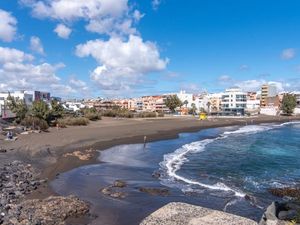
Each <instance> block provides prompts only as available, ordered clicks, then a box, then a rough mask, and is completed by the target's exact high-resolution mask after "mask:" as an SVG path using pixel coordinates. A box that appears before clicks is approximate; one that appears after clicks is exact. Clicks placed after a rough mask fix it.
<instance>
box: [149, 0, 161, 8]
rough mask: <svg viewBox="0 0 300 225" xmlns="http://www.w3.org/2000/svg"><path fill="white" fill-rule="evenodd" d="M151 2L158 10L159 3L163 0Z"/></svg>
mask: <svg viewBox="0 0 300 225" xmlns="http://www.w3.org/2000/svg"><path fill="white" fill-rule="evenodd" d="M151 4H152V8H153V9H154V10H157V9H158V7H159V5H160V4H161V0H152V2H151Z"/></svg>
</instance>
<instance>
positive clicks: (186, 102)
mask: <svg viewBox="0 0 300 225" xmlns="http://www.w3.org/2000/svg"><path fill="white" fill-rule="evenodd" d="M183 104H184V105H185V107H186V108H187V105H188V104H189V101H188V100H184V102H183Z"/></svg>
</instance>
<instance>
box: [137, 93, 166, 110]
mask: <svg viewBox="0 0 300 225" xmlns="http://www.w3.org/2000/svg"><path fill="white" fill-rule="evenodd" d="M168 96H169V95H155V96H143V97H142V99H141V101H142V102H140V101H139V105H140V106H142V107H143V111H146V112H162V111H163V112H169V111H170V109H169V108H168V107H167V106H166V104H165V100H166V98H167V97H168Z"/></svg>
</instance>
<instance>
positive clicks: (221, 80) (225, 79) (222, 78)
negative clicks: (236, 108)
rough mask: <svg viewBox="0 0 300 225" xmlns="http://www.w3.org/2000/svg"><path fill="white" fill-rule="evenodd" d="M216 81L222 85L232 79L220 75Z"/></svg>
mask: <svg viewBox="0 0 300 225" xmlns="http://www.w3.org/2000/svg"><path fill="white" fill-rule="evenodd" d="M218 81H219V82H222V83H227V82H231V81H232V78H231V77H230V76H228V75H222V76H220V77H219V78H218Z"/></svg>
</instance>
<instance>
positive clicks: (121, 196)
mask: <svg viewBox="0 0 300 225" xmlns="http://www.w3.org/2000/svg"><path fill="white" fill-rule="evenodd" d="M126 196H127V195H126V194H125V193H123V192H114V193H112V194H110V197H112V198H119V199H122V198H125V197H126Z"/></svg>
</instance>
